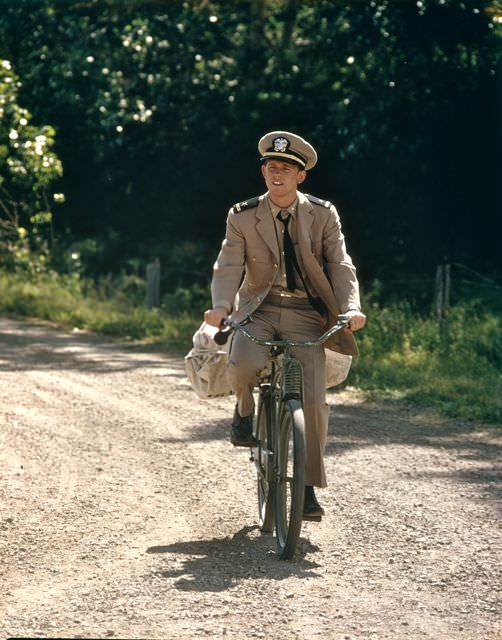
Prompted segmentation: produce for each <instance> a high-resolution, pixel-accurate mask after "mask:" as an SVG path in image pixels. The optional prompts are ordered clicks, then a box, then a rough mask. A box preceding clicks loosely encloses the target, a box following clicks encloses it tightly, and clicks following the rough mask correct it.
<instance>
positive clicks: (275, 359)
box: [214, 316, 349, 560]
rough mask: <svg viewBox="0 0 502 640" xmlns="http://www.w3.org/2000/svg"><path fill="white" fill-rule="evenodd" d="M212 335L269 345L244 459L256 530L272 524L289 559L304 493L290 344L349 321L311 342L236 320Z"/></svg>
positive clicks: (299, 388) (298, 375)
mask: <svg viewBox="0 0 502 640" xmlns="http://www.w3.org/2000/svg"><path fill="white" fill-rule="evenodd" d="M223 325H226V326H227V327H229V329H227V330H223V329H222V330H220V331H219V332H218V333H217V334H216V335H215V337H214V339H215V341H216V342H217V343H218V344H220V345H222V344H225V342H226V341H227V339H228V337H229V335H230V333H231V331H240V332H241V333H242V334H243V335H244V336H246V338H248V339H249V340H251V341H252V342H254V343H255V344H258V345H262V346H267V347H270V354H269V368H267V369H266V370H265V373H261V374H260V375H259V376H258V403H257V418H256V426H255V438H256V440H257V442H258V444H257V446H256V447H255V448H253V449H252V452H251V457H250V460H251V461H252V462H254V464H255V467H256V475H257V485H258V487H257V488H258V514H259V521H260V528H261V530H262V531H263V532H266V533H272V532H273V530H274V525H275V532H276V541H277V552H278V555H279V557H280V558H282V559H284V560H288V559H290V558H292V557H293V555H294V553H295V550H296V545H297V543H298V539H299V537H300V531H301V526H302V520H303V502H304V497H305V418H304V415H303V371H302V366H301V363H300V362H299V360H297V358H295V357H294V356H293V355H292V354H291V352H290V349H291V348H292V347H313V346H317V345H320V344H323V343H324V342H326V340H328V338H330V337H331V336H332V335H333V334H334V333H336V332H337V331H339V330H340V329H342V328H344V327H347V326H348V325H349V319H348V318H346V317H345V316H339V317H338V322H337V323H336V324H335V325H334V326H333V327H331V328H330V329H328V331H326V332H325V333H324V334H323V335H322V336H321V337H320V338H317V339H315V340H261V339H259V338H256V337H255V336H253V335H252V334H251V333H250V332H249V331H247V329H245V328H244V326H242V325H241V324H239V323H237V322H234V321H233V320H230V319H226V320H224V321H223Z"/></svg>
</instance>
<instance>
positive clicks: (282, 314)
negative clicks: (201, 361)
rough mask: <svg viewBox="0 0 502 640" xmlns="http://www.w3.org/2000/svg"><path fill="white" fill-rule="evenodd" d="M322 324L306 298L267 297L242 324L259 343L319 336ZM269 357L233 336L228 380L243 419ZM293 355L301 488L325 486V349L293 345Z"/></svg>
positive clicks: (265, 351) (239, 336) (249, 410)
mask: <svg viewBox="0 0 502 640" xmlns="http://www.w3.org/2000/svg"><path fill="white" fill-rule="evenodd" d="M321 320H322V319H321V316H320V315H319V314H318V313H317V312H316V311H314V310H313V309H312V307H311V306H310V304H309V302H308V300H306V299H302V298H299V299H298V298H282V297H279V296H268V297H267V298H265V300H264V301H263V303H262V304H261V305H260V307H259V308H258V309H257V310H256V311H255V312H254V313H253V314H252V321H251V322H250V323H249V324H247V325H246V329H247V330H248V331H249V332H250V333H252V334H253V335H254V336H256V337H257V338H261V339H269V340H270V339H274V338H275V339H281V338H286V339H287V338H289V339H297V340H309V339H315V338H318V337H319V336H320V335H321V334H322V322H321ZM268 353H269V348H268V347H262V346H260V345H257V344H253V343H252V342H251V341H250V340H248V339H247V338H246V337H245V336H243V335H242V334H241V333H238V332H236V333H235V334H234V336H233V341H232V345H231V349H230V357H229V367H228V377H229V381H230V385H231V387H232V390H233V392H234V393H235V395H236V399H237V407H238V410H239V414H240V415H241V416H248V415H250V414H251V413H253V411H254V399H253V388H254V386H255V384H256V375H257V373H258V372H259V371H260V370H261V369H263V367H264V366H265V363H266V360H267V355H268ZM291 353H292V354H293V355H294V356H295V357H296V358H298V360H299V361H300V362H301V364H302V367H303V385H304V407H303V409H304V414H305V430H306V442H307V451H306V453H307V456H306V458H307V466H306V481H305V484H307V485H312V486H316V487H325V486H326V474H325V470H324V449H325V447H326V436H327V433H328V417H329V406H328V405H327V404H326V388H325V366H326V361H325V355H324V347H323V346H318V347H294V348H293V349H291Z"/></svg>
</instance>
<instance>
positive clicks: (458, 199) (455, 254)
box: [0, 0, 502, 290]
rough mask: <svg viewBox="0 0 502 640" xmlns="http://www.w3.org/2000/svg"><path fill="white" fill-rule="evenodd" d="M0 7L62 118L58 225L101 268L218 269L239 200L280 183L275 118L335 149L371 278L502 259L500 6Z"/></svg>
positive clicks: (43, 108) (341, 189) (426, 2)
mask: <svg viewBox="0 0 502 640" xmlns="http://www.w3.org/2000/svg"><path fill="white" fill-rule="evenodd" d="M0 8H1V9H2V10H1V12H0V43H1V44H0V54H1V55H3V56H4V57H5V58H7V59H8V60H10V61H11V62H12V63H13V64H14V66H15V69H16V71H17V72H18V73H19V75H20V77H21V79H22V81H23V85H22V88H21V95H22V100H23V103H25V104H26V105H27V107H28V108H29V109H30V110H31V112H32V113H33V114H34V116H35V117H36V119H37V121H39V122H48V123H50V124H52V125H54V126H55V128H56V131H57V144H56V149H57V152H58V155H59V157H60V158H61V159H62V161H63V165H64V167H65V176H64V178H63V179H62V181H61V183H60V187H59V190H60V191H62V192H64V193H65V195H66V203H65V204H64V205H63V207H62V211H63V212H64V213H62V214H61V215H60V216H59V217H58V219H57V220H56V227H57V229H58V230H59V231H60V232H62V231H63V230H64V229H68V230H69V236H68V237H69V239H70V240H72V241H73V240H80V241H81V244H80V245H79V246H77V245H76V244H75V245H74V247H73V250H74V252H81V253H82V258H83V260H82V268H85V269H86V271H87V273H90V274H97V273H103V272H107V271H115V272H117V271H120V270H123V269H126V270H130V269H131V268H133V267H134V266H135V265H137V264H138V260H139V263H140V264H143V260H144V259H146V258H148V257H151V256H154V255H157V256H159V257H160V258H161V263H162V267H163V276H164V283H163V284H164V287H165V288H166V289H167V290H172V289H174V288H175V287H176V286H178V285H186V284H191V283H192V282H193V281H199V282H201V283H202V282H207V279H208V277H209V276H208V268H209V266H210V263H211V260H212V258H213V257H214V255H215V252H216V250H217V244H218V242H219V239H220V237H221V235H222V232H223V228H224V219H225V215H226V211H227V210H228V207H229V206H230V205H231V204H232V203H233V202H235V201H237V200H242V199H244V198H247V197H249V196H251V195H254V194H256V193H259V192H261V191H262V190H263V187H262V184H261V179H260V178H259V174H258V171H257V166H256V158H257V151H256V142H257V139H258V138H259V136H260V135H261V134H262V133H263V132H264V131H266V130H270V129H274V128H287V129H293V130H297V131H299V132H301V133H303V134H304V135H305V136H307V137H308V138H310V139H311V140H312V141H313V142H314V144H315V145H316V147H317V149H318V151H319V157H320V162H319V166H318V168H316V169H315V170H314V171H313V172H312V175H311V176H309V180H308V186H307V189H308V190H310V191H311V192H313V193H316V194H317V195H319V196H321V197H326V198H329V199H331V200H333V201H334V202H336V203H337V205H339V207H340V210H341V213H342V218H343V222H344V226H345V230H346V232H347V236H348V239H349V248H350V250H351V253H352V254H353V255H354V257H355V260H356V263H357V264H358V266H359V269H360V273H361V276H362V279H363V280H368V279H371V278H373V277H375V276H376V275H378V276H380V277H384V278H385V277H386V278H389V277H394V274H395V273H396V271H397V270H398V271H399V273H400V275H401V276H403V275H404V274H410V273H414V274H417V273H429V274H433V272H434V267H435V265H436V264H437V263H438V261H439V260H441V259H442V257H443V256H444V255H448V256H450V258H451V259H452V260H453V261H457V262H463V263H465V264H470V265H472V266H475V267H476V268H477V269H480V270H484V271H489V272H494V271H495V270H496V268H497V265H498V259H497V258H498V247H497V237H496V234H494V233H487V230H489V229H493V228H494V227H495V226H496V224H497V222H496V218H495V205H496V184H497V180H496V173H495V171H496V135H495V132H496V128H497V117H498V112H499V103H498V97H497V84H496V76H495V72H496V69H497V64H498V54H497V51H498V48H497V47H498V45H499V42H500V40H499V38H497V35H496V31H497V26H499V24H500V23H499V20H500V15H502V11H501V10H500V6H499V3H498V2H495V1H493V0H492V1H488V0H465V1H464V2H457V0H421V1H420V2H416V3H415V2H389V1H388V0H381V1H380V2H341V1H333V0H318V1H316V2H307V1H300V0H240V1H235V2H226V1H218V2H216V1H210V0H207V1H204V2H200V0H186V1H184V2H182V1H179V0H172V1H170V2H168V3H166V2H161V1H159V0H142V1H139V0H133V1H132V0H130V1H129V2H127V3H124V2H118V1H114V0H85V1H82V2H71V1H70V2H68V1H64V2H63V1H59V2H58V1H56V0H37V1H35V0H18V1H17V2H15V3H13V2H11V1H10V0H0ZM89 239H90V240H89ZM194 239H195V240H196V241H197V243H198V244H196V245H194V244H193V240H194ZM180 264H181V265H183V268H182V269H180ZM131 265H132V267H131Z"/></svg>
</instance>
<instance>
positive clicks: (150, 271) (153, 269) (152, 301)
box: [146, 258, 160, 309]
mask: <svg viewBox="0 0 502 640" xmlns="http://www.w3.org/2000/svg"><path fill="white" fill-rule="evenodd" d="M146 306H147V307H148V309H153V308H154V307H160V262H159V259H158V258H155V260H154V261H153V262H150V263H149V264H147V265H146Z"/></svg>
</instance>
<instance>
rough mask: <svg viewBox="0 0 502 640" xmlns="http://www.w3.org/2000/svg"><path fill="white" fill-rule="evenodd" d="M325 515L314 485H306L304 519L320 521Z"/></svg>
mask: <svg viewBox="0 0 502 640" xmlns="http://www.w3.org/2000/svg"><path fill="white" fill-rule="evenodd" d="M323 515H324V509H323V508H322V507H321V505H320V504H319V502H318V501H317V498H316V495H315V493H314V487H312V486H310V485H307V486H306V487H305V502H304V503H303V519H304V520H313V521H314V522H320V520H321V518H322V516H323Z"/></svg>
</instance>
